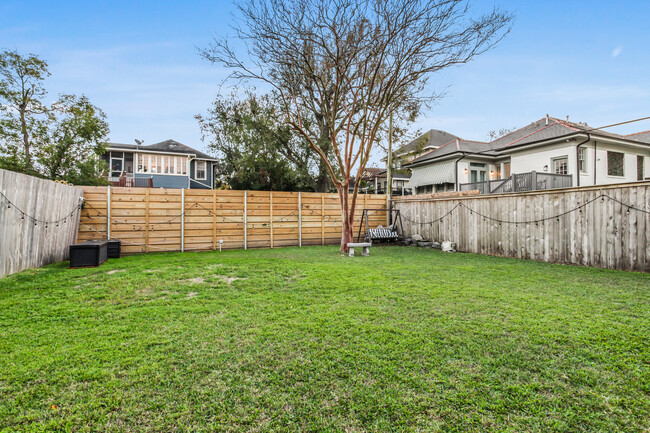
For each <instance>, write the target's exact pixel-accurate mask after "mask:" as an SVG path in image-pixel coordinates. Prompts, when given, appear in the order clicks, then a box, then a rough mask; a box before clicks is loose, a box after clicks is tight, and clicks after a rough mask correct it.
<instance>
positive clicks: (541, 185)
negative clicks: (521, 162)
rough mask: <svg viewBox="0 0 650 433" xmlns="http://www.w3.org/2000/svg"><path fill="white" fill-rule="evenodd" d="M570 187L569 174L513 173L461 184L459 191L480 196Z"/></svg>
mask: <svg viewBox="0 0 650 433" xmlns="http://www.w3.org/2000/svg"><path fill="white" fill-rule="evenodd" d="M571 186H573V176H571V175H570V174H551V173H538V172H536V171H531V172H529V173H519V174H514V173H513V174H512V175H511V176H510V177H509V178H507V179H498V180H486V181H484V182H470V183H461V184H460V190H461V191H471V190H476V189H477V190H479V192H480V193H481V194H507V193H510V192H523V191H537V190H545V189H556V188H569V187H571Z"/></svg>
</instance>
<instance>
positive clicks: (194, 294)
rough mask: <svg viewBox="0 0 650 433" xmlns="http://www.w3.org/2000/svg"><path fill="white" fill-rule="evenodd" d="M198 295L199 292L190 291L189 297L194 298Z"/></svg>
mask: <svg viewBox="0 0 650 433" xmlns="http://www.w3.org/2000/svg"><path fill="white" fill-rule="evenodd" d="M196 295H198V292H190V293H188V294H187V299H192V298H194V297H195V296H196Z"/></svg>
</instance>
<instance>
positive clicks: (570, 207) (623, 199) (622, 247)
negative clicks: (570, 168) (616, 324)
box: [393, 182, 650, 272]
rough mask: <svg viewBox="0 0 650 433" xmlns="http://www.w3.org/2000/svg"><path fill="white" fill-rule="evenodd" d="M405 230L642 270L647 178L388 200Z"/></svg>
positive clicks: (464, 245) (514, 252) (485, 249)
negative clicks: (550, 188) (621, 182)
mask: <svg viewBox="0 0 650 433" xmlns="http://www.w3.org/2000/svg"><path fill="white" fill-rule="evenodd" d="M393 208H395V209H399V210H400V211H401V214H402V219H403V223H404V231H405V235H406V236H413V235H414V234H416V233H418V234H420V235H421V236H422V237H424V238H425V239H428V240H435V241H453V242H456V243H457V248H458V250H459V251H464V252H472V253H478V254H492V255H499V256H507V257H517V258H522V259H533V260H542V261H546V262H558V263H572V264H579V265H588V266H597V267H601V268H609V269H625V270H634V271H645V272H650V183H649V182H640V183H634V184H626V185H614V186H600V187H584V188H567V189H561V190H553V191H544V192H539V191H538V192H531V193H519V194H504V195H489V196H472V197H457V198H444V199H428V200H422V199H417V196H411V197H406V198H404V199H394V200H393Z"/></svg>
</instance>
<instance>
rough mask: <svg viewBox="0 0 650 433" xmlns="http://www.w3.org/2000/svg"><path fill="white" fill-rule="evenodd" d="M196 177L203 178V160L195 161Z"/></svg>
mask: <svg viewBox="0 0 650 433" xmlns="http://www.w3.org/2000/svg"><path fill="white" fill-rule="evenodd" d="M196 178H197V179H198V180H205V161H196Z"/></svg>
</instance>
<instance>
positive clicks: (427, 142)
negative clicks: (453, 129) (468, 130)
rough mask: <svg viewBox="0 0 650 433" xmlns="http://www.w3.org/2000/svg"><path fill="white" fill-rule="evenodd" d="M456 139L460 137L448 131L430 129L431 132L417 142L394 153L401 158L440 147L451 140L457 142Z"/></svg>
mask: <svg viewBox="0 0 650 433" xmlns="http://www.w3.org/2000/svg"><path fill="white" fill-rule="evenodd" d="M456 138H458V137H456V136H455V135H453V134H450V133H448V132H446V131H441V130H439V129H430V130H429V131H427V132H425V133H424V134H422V135H420V136H419V137H418V138H416V139H415V140H413V141H411V142H409V143H407V144H405V145H404V146H402V147H400V148H398V149H397V150H396V151H395V152H394V154H395V155H397V156H399V155H405V154H408V153H412V152H414V151H416V150H418V149H422V150H424V149H429V148H435V147H440V146H442V145H443V144H445V143H448V142H450V141H451V140H455V139H456Z"/></svg>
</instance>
